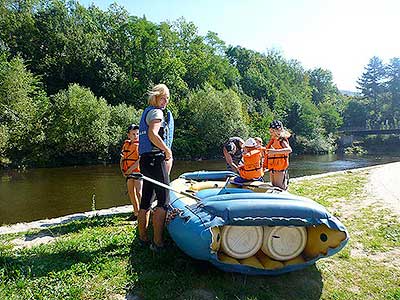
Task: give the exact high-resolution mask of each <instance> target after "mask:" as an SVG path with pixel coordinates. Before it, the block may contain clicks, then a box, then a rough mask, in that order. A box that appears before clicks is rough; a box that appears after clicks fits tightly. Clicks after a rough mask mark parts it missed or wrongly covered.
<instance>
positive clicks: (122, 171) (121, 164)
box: [119, 154, 126, 177]
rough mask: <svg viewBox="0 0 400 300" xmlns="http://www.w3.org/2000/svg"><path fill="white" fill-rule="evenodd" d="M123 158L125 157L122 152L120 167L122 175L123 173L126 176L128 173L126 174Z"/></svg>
mask: <svg viewBox="0 0 400 300" xmlns="http://www.w3.org/2000/svg"><path fill="white" fill-rule="evenodd" d="M123 159H124V157H123V156H122V154H121V158H120V160H119V168H120V169H121V173H122V175H123V176H124V177H126V175H125V173H124V170H123V165H124V163H123Z"/></svg>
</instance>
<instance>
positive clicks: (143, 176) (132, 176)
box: [128, 173, 201, 202]
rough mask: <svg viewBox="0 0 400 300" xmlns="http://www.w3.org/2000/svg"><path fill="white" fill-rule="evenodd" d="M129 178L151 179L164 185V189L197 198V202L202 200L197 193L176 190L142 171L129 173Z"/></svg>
mask: <svg viewBox="0 0 400 300" xmlns="http://www.w3.org/2000/svg"><path fill="white" fill-rule="evenodd" d="M128 178H133V179H138V180H140V179H142V180H146V181H149V182H151V183H154V184H156V185H158V186H161V187H163V188H164V189H167V190H170V191H173V192H175V193H178V194H180V195H183V196H186V197H189V198H192V199H194V200H196V201H197V202H200V201H201V199H200V198H199V197H196V196H195V195H192V194H190V193H188V192H185V191H178V190H175V189H173V188H172V187H170V186H169V185H167V184H165V183H162V182H159V181H157V180H155V179H153V178H150V177H147V176H145V175H143V174H142V173H132V174H129V175H128Z"/></svg>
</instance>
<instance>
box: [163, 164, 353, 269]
mask: <svg viewBox="0 0 400 300" xmlns="http://www.w3.org/2000/svg"><path fill="white" fill-rule="evenodd" d="M234 175H235V174H234V173H232V172H228V171H214V172H206V171H199V172H192V173H185V174H183V175H181V176H180V177H179V178H178V179H176V180H174V181H173V182H171V187H172V188H173V189H175V190H177V191H182V192H186V193H190V194H192V195H194V196H196V197H197V198H198V199H195V198H196V197H193V198H191V197H188V196H184V195H181V194H178V193H176V192H172V191H171V192H170V193H171V201H170V204H171V207H172V209H171V210H169V212H168V214H169V217H168V219H169V223H168V231H169V233H170V235H171V237H172V239H173V240H174V241H175V243H176V244H177V245H178V247H179V248H180V249H181V250H182V251H184V252H185V253H186V254H187V255H189V256H191V257H193V258H195V259H200V260H206V261H209V262H211V263H212V264H213V265H215V266H216V267H218V268H220V269H222V270H224V271H228V272H239V273H245V274H253V275H262V274H264V275H273V274H280V273H286V272H290V271H294V270H298V269H302V268H304V267H306V266H309V265H312V264H314V263H315V262H316V261H317V260H318V259H320V258H324V257H328V256H331V255H333V254H335V253H337V252H338V251H340V250H341V249H342V248H343V247H344V246H345V245H346V243H347V241H348V239H349V234H348V232H347V230H346V228H345V227H344V225H343V224H342V223H341V222H340V221H339V220H338V219H337V218H336V217H334V216H332V215H331V214H329V213H328V212H327V210H326V209H325V207H323V206H322V205H320V204H318V203H316V202H314V201H312V200H310V199H307V198H304V197H299V196H296V195H293V194H290V193H288V192H283V191H281V190H279V189H277V188H273V187H272V186H270V185H268V184H266V183H260V182H253V183H249V184H243V185H240V186H238V185H236V184H233V183H230V180H229V177H231V176H234Z"/></svg>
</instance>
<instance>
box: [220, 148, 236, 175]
mask: <svg viewBox="0 0 400 300" xmlns="http://www.w3.org/2000/svg"><path fill="white" fill-rule="evenodd" d="M223 152H224V157H225V161H226V163H227V164H228V165H230V166H231V168H232V169H233V170H235V171H236V172H237V171H238V166H237V165H236V164H235V163H234V162H233V160H232V156H231V155H230V154H229V153H228V151H227V150H226V148H225V147H224V149H223Z"/></svg>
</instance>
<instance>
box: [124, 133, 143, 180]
mask: <svg viewBox="0 0 400 300" xmlns="http://www.w3.org/2000/svg"><path fill="white" fill-rule="evenodd" d="M121 155H122V170H123V171H124V172H126V171H127V170H128V169H129V168H130V167H131V166H132V165H133V164H134V163H135V162H136V161H137V160H138V159H139V142H132V141H131V140H125V142H124V144H123V145H122V150H121ZM132 172H140V169H139V166H138V167H137V168H136V169H134V170H133V171H132Z"/></svg>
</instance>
